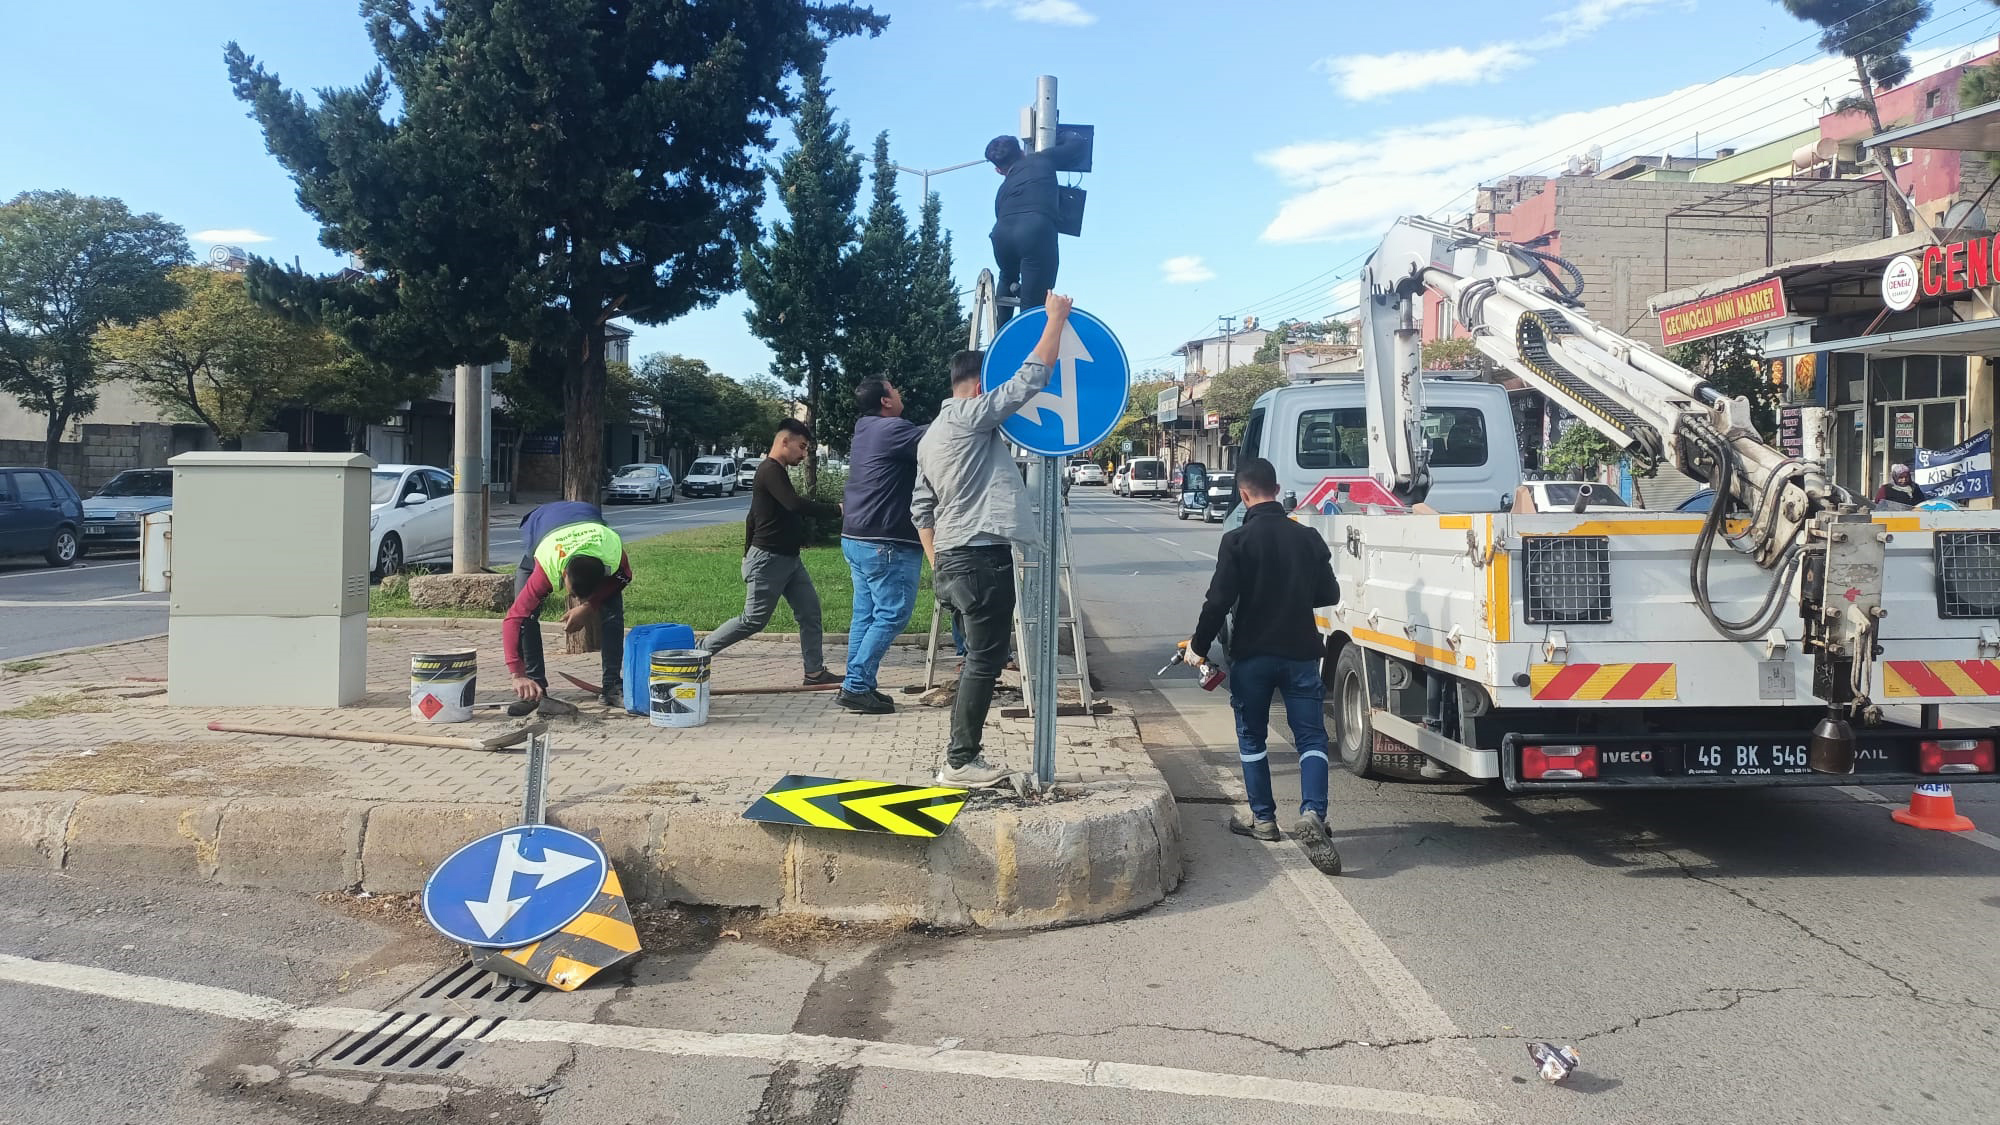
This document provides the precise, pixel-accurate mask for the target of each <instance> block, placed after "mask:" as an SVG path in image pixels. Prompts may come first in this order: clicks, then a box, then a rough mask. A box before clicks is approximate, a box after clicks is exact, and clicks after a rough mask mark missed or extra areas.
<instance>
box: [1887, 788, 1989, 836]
mask: <svg viewBox="0 0 2000 1125" xmlns="http://www.w3.org/2000/svg"><path fill="white" fill-rule="evenodd" d="M1889 815H1890V816H1892V817H1895V818H1896V823H1898V824H1907V825H1909V826H1910V827H1912V828H1928V829H1930V830H1931V831H1933V832H1970V831H1972V821H1970V820H1968V819H1966V818H1965V817H1962V816H1960V815H1958V805H1957V804H1956V803H1955V802H1954V801H1953V800H1952V798H1951V786H1949V785H1946V784H1944V783H1943V782H1931V781H1927V782H1925V783H1924V784H1922V785H1919V786H1917V787H1916V789H1915V790H1913V791H1912V792H1911V793H1910V807H1909V808H1907V809H1890V810H1889Z"/></svg>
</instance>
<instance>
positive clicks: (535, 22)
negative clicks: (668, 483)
mask: <svg viewBox="0 0 2000 1125" xmlns="http://www.w3.org/2000/svg"><path fill="white" fill-rule="evenodd" d="M361 10H362V15H363V17H364V19H365V22H366V25H367V30H368V35H369V38H370V41H371V43H372V45H373V47H374V50H375V53H376V55H377V57H378V58H379V59H380V60H381V62H380V65H379V66H378V67H377V68H376V69H375V70H373V71H371V72H370V73H369V74H367V75H366V76H365V77H363V78H362V80H361V82H360V84H359V85H357V86H353V87H348V88H341V89H329V90H323V91H320V92H319V93H318V95H317V97H316V102H315V103H314V104H310V105H309V104H308V102H307V100H306V98H305V97H304V96H303V95H301V94H298V93H296V92H294V91H292V90H288V89H286V88H285V87H284V85H283V84H282V83H281V82H280V81H279V78H278V76H277V75H276V74H274V73H271V72H269V71H267V70H266V69H265V68H264V67H263V66H262V65H260V64H258V63H257V61H256V60H255V59H253V58H251V57H250V56H249V55H248V54H246V53H245V52H244V51H243V50H242V49H241V48H240V47H238V46H237V45H235V44H233V43H232V44H230V46H229V48H228V51H227V56H226V58H227V63H228V66H229V72H230V78H231V81H232V83H233V84H234V87H235V90H236V94H237V96H238V97H239V98H240V99H242V100H243V101H244V102H246V103H247V104H248V105H249V106H250V107H251V115H252V116H253V117H254V118H255V119H256V120H257V121H258V122H259V124H260V125H262V126H263V129H264V135H265V141H266V144H267V146H268V147H269V148H270V150H271V152H272V153H273V155H275V156H276V157H277V158H278V161H279V163H280V164H282V165H283V166H284V167H285V169H286V170H287V171H288V172H290V173H291V175H292V178H293V179H294V180H295V181H296V182H297V184H298V188H299V202H300V203H301V205H302V206H304V207H305V209H306V210H307V211H308V212H309V213H310V214H312V215H313V217H314V218H316V219H317V220H319V222H320V225H321V227H322V233H321V241H322V242H324V243H325V244H326V245H327V246H328V247H330V248H332V249H335V250H340V251H344V252H347V253H351V254H354V255H356V256H357V257H358V258H359V259H360V261H361V263H362V269H361V270H360V273H361V274H363V275H365V276H364V277H363V278H358V279H357V278H347V279H308V278H305V277H302V276H296V275H293V276H286V275H284V274H283V271H275V270H272V269H270V268H268V267H264V268H261V269H260V271H259V273H260V278H261V279H262V281H263V282H265V283H266V284H267V285H268V287H269V288H270V289H272V290H276V289H279V288H280V287H281V284H289V287H290V288H292V289H293V290H294V292H293V293H292V294H291V299H294V300H296V301H298V302H299V303H301V304H305V303H311V302H320V303H323V302H328V301H331V302H333V304H334V305H335V306H336V307H335V309H333V310H325V309H322V310H321V311H320V316H321V317H322V320H323V321H324V322H325V323H327V324H328V325H329V326H332V327H334V328H335V329H336V331H340V332H341V333H342V334H343V336H347V337H349V338H350V339H352V340H353V341H354V342H355V344H356V347H357V348H358V349H359V350H361V351H362V352H363V353H364V354H367V355H369V356H371V357H372V358H376V359H382V358H385V357H384V355H383V353H382V351H381V350H378V349H382V348H404V349H410V350H407V351H404V352H403V353H402V354H404V355H405V356H406V357H408V356H410V355H413V354H414V351H415V350H416V349H428V351H429V353H430V354H429V355H428V356H427V358H436V357H437V353H447V352H448V353H449V361H456V362H478V361H486V360H492V359H497V358H498V357H499V356H500V355H502V354H504V351H505V344H504V342H503V338H511V339H517V340H526V341H531V342H532V346H533V349H534V350H535V351H536V353H537V354H538V355H541V356H546V357H548V358H549V359H550V360H551V361H553V362H554V363H555V365H556V366H555V370H556V371H557V372H559V377H558V382H559V385H560V388H561V392H562V401H563V412H562V416H563V425H564V440H563V492H564V495H566V496H569V497H572V498H577V499H595V498H596V496H597V489H598V481H599V479H600V474H601V466H602V461H603V450H602V447H601V446H602V432H603V422H604V415H605V392H606V384H607V372H606V366H605V364H606V356H605V324H606V322H607V321H609V320H610V319H611V318H612V317H614V316H622V317H626V318H629V319H631V320H634V321H637V322H639V323H641V324H661V323H665V322H667V321H670V320H672V319H674V318H675V317H677V316H680V315H681V314H683V313H686V312H688V311H689V310H691V309H694V308H698V307H703V306H706V305H711V304H713V303H714V302H715V301H716V299H717V298H718V297H719V296H721V295H722V294H723V293H726V292H729V291H730V290H731V289H733V288H734V287H735V285H736V283H737V261H738V256H739V253H740V250H741V247H742V244H743V242H744V241H746V240H747V238H748V237H749V235H750V233H751V232H752V231H754V229H755V223H756V211H757V208H758V206H759V204H760V203H761V202H762V199H763V183H764V167H763V160H762V157H761V154H762V153H764V152H767V151H768V150H769V149H770V147H771V135H770V134H771V127H772V124H773V122H774V120H775V119H776V118H777V117H779V116H782V115H783V114H785V113H787V112H789V111H790V110H791V109H792V108H793V104H794V102H793V99H792V97H791V95H790V93H789V92H788V90H787V89H786V86H785V81H786V79H787V78H788V77H789V76H790V75H792V74H793V73H795V72H797V71H798V70H799V69H800V68H801V67H803V66H812V67H817V65H818V62H819V60H820V59H821V58H822V57H823V56H824V53H825V45H826V43H827V42H828V41H829V40H832V39H838V38H842V37H845V36H850V35H857V34H862V33H870V34H872V33H877V32H879V31H880V30H881V29H882V28H883V27H884V26H885V25H886V21H885V20H884V19H883V18H881V17H879V16H877V15H876V14H875V13H874V12H873V11H871V10H870V9H867V8H865V7H860V6H856V5H853V4H846V3H832V2H815V0H710V2H705V3H701V4H689V3H686V2H684V0H623V2H621V3H617V4H606V3H604V2H603V0H539V2H537V3H532V4H515V3H506V4H497V3H491V2H487V0H431V2H429V3H422V4H420V3H417V2H416V0H362V6H361ZM336 314H337V315H336ZM359 321H367V322H369V324H368V326H367V328H366V329H365V330H363V329H362V328H361V327H360V326H359V325H356V324H353V323H352V322H359Z"/></svg>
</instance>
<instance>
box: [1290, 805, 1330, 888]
mask: <svg viewBox="0 0 2000 1125" xmlns="http://www.w3.org/2000/svg"><path fill="white" fill-rule="evenodd" d="M1292 839H1294V840H1297V841H1298V842H1299V847H1301V848H1304V849H1305V852H1306V858H1307V859H1309V860H1311V861H1312V865H1313V866H1314V867H1317V868H1319V870H1320V874H1322V875H1338V874H1340V852H1339V851H1338V850H1337V849H1336V848H1335V847H1334V846H1333V838H1332V837H1331V836H1328V835H1327V834H1326V821H1324V820H1321V819H1320V816H1319V814H1318V813H1316V812H1302V813H1300V814H1299V820H1298V823H1297V824H1294V825H1292Z"/></svg>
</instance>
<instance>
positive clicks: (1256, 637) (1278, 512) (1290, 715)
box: [1188, 457, 1340, 875]
mask: <svg viewBox="0 0 2000 1125" xmlns="http://www.w3.org/2000/svg"><path fill="white" fill-rule="evenodd" d="M1236 489H1237V491H1238V492H1239V493H1241V494H1242V496H1243V503H1244V504H1245V505H1247V507H1246V508H1245V510H1244V513H1243V526H1242V527H1239V528H1237V529H1236V530H1234V531H1232V532H1230V533H1229V534H1227V535H1225V536H1223V537H1222V543H1221V546H1220V547H1219V549H1218V550H1217V551H1216V563H1215V577H1214V578H1213V579H1212V580H1210V582H1209V585H1208V597H1207V598H1206V599H1205V600H1204V601H1203V602H1202V606H1201V618H1200V620H1199V621H1198V622H1197V623H1196V625H1195V629H1194V636H1193V637H1192V638H1191V639H1189V641H1188V652H1189V653H1191V654H1192V655H1194V656H1198V657H1201V658H1202V659H1203V660H1206V659H1208V647H1209V645H1210V644H1212V643H1214V641H1215V637H1216V634H1217V633H1219V632H1221V630H1222V623H1223V618H1224V617H1225V616H1230V622H1231V624H1230V631H1229V703H1230V706H1231V707H1233V708H1234V709H1235V711H1236V751H1237V754H1236V756H1237V758H1238V759H1239V760H1240V761H1241V763H1242V766H1243V787H1244V788H1245V789H1246V790H1248V792H1249V796H1250V820H1249V822H1248V823H1245V822H1244V821H1242V820H1241V819H1239V818H1237V817H1233V816H1232V817H1230V818H1229V830H1230V831H1232V832H1235V833H1237V834H1239V835H1243V836H1252V837H1255V838H1256V839H1259V840H1267V841H1269V840H1276V839H1278V802H1277V798H1276V797H1274V796H1273V795H1272V793H1271V763H1270V759H1269V752H1268V750H1267V749H1266V745H1265V737H1266V735H1267V734H1268V733H1269V731H1270V726H1271V696H1272V695H1273V694H1276V695H1279V696H1282V697H1283V698H1284V700H1285V719H1286V722H1288V723H1289V724H1290V726H1291V728H1292V745H1293V746H1294V747H1295V748H1296V749H1297V750H1298V752H1299V791H1300V793H1299V819H1298V820H1297V822H1296V823H1295V824H1294V825H1293V827H1292V838H1293V839H1294V840H1297V841H1298V842H1299V844H1300V846H1301V847H1303V848H1304V849H1305V852H1306V858H1307V859H1310V860H1311V861H1312V864H1313V866H1314V867H1317V868H1319V869H1320V870H1321V871H1324V872H1325V873H1327V874H1328V875H1338V874H1340V852H1339V851H1337V850H1335V848H1334V846H1333V840H1332V839H1331V838H1330V837H1329V836H1328V835H1327V831H1326V775H1327V766H1328V762H1327V754H1326V719H1325V717H1324V716H1323V715H1322V714H1321V713H1320V705H1321V703H1322V701H1323V700H1324V699H1325V698H1326V688H1325V685H1324V684H1322V683H1321V681H1320V659H1321V657H1322V656H1323V655H1324V654H1325V652H1326V642H1325V641H1324V640H1322V639H1321V638H1320V635H1319V626H1318V624H1317V623H1316V622H1315V621H1314V612H1313V611H1314V610H1315V609H1317V608H1318V607H1320V606H1324V605H1333V604H1334V603H1336V602H1338V601H1339V600H1340V584H1339V583H1338V582H1337V581H1335V580H1334V577H1333V555H1332V553H1331V552H1330V551H1328V550H1327V546H1326V540H1324V539H1322V538H1321V537H1320V534H1319V532H1317V531H1314V530H1313V529H1311V528H1309V527H1307V526H1305V525H1304V524H1301V523H1298V522H1295V521H1294V520H1292V519H1291V517H1290V516H1288V515H1287V514H1286V513H1285V509H1284V507H1283V506H1282V505H1280V504H1279V503H1278V471H1277V469H1275V468H1273V467H1272V465H1271V463H1270V462H1269V461H1266V460H1265V459H1263V458H1262V457H1253V458H1251V459H1250V460H1248V461H1246V462H1244V463H1243V465H1242V466H1241V467H1239V468H1238V469H1237V470H1236ZM1231 615H1233V616H1231Z"/></svg>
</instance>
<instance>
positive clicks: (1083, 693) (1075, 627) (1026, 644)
mask: <svg viewBox="0 0 2000 1125" xmlns="http://www.w3.org/2000/svg"><path fill="white" fill-rule="evenodd" d="M1057 526H1058V529H1059V533H1058V534H1057V536H1056V541H1055V542H1054V543H1053V544H1050V545H1049V546H1050V547H1052V548H1053V550H1054V555H1055V559H1054V562H1055V566H1054V581H1055V582H1056V583H1057V587H1056V628H1057V630H1058V631H1059V632H1058V634H1057V637H1056V666H1055V668H1053V669H1052V670H1051V672H1050V674H1052V675H1054V676H1055V677H1056V707H1057V711H1058V713H1060V712H1061V708H1062V706H1063V689H1064V688H1065V687H1069V686H1074V687H1075V688H1076V702H1077V705H1078V706H1079V707H1080V708H1081V709H1082V713H1083V714H1086V715H1088V714H1090V708H1091V704H1092V703H1093V702H1094V700H1093V699H1092V698H1091V690H1090V655H1089V649H1088V646H1087V645H1086V644H1085V643H1084V637H1083V612H1082V607H1081V606H1080V605H1079V603H1078V601H1077V597H1076V581H1075V578H1074V576H1073V575H1072V573H1071V570H1070V560H1071V559H1072V558H1074V557H1075V553H1074V552H1073V551H1072V550H1071V549H1070V537H1069V506H1068V502H1067V501H1065V502H1064V505H1063V510H1062V512H1061V513H1060V518H1059V519H1058V521H1057ZM1048 554H1049V552H1048V551H1047V550H1043V551H1029V552H1025V553H1024V554H1023V557H1021V558H1019V559H1016V560H1015V563H1014V607H1015V608H1014V651H1015V652H1017V653H1020V654H1021V667H1022V670H1023V673H1024V674H1023V675H1022V677H1021V682H1022V686H1023V688H1024V689H1025V690H1024V691H1023V692H1022V694H1023V695H1025V696H1026V697H1027V701H1028V714H1029V715H1031V716H1032V715H1034V713H1035V692H1034V688H1033V684H1034V681H1035V680H1036V679H1038V678H1039V677H1040V676H1041V675H1042V670H1041V669H1039V668H1037V667H1035V666H1034V662H1033V661H1032V660H1031V659H1029V654H1031V653H1038V652H1040V651H1041V649H1040V648H1039V647H1038V646H1037V644H1036V637H1035V630H1034V628H1033V627H1032V623H1031V622H1030V621H1029V620H1028V617H1027V615H1026V614H1025V613H1024V612H1023V610H1024V609H1025V608H1026V607H1028V606H1031V605H1035V604H1037V601H1038V599H1037V598H1036V596H1035V595H1036V589H1037V583H1039V582H1041V581H1043V580H1044V577H1045V574H1046V570H1047V568H1046V567H1045V566H1044V563H1045V561H1046V559H1047V556H1048ZM1064 636H1067V637H1068V638H1069V645H1070V656H1069V658H1068V659H1067V660H1065V659H1064V657H1063V653H1062V640H1063V637H1064Z"/></svg>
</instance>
